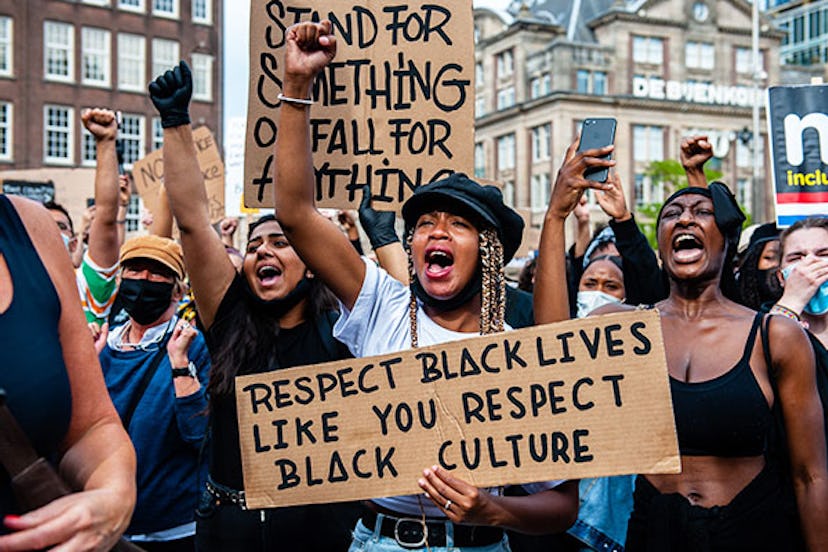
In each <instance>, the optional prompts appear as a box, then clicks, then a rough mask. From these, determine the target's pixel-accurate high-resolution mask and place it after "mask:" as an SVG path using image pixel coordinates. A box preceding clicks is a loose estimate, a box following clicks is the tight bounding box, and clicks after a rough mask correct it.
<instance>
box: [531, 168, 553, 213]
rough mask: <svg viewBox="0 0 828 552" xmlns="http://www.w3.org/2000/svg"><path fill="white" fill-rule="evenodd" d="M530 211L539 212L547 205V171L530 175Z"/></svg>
mask: <svg viewBox="0 0 828 552" xmlns="http://www.w3.org/2000/svg"><path fill="white" fill-rule="evenodd" d="M531 186H532V197H531V202H532V205H531V207H532V211H534V212H539V211H544V210H546V206H547V205H549V192H550V190H549V173H545V172H544V173H539V174H533V175H532V183H531Z"/></svg>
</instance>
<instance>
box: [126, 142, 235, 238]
mask: <svg viewBox="0 0 828 552" xmlns="http://www.w3.org/2000/svg"><path fill="white" fill-rule="evenodd" d="M193 143H194V144H195V147H196V156H197V157H198V166H199V167H200V168H201V174H202V176H203V177H204V186H205V188H206V189H207V200H208V202H209V209H210V222H212V223H214V224H215V223H216V222H218V221H220V220H221V219H222V218H224V163H223V162H222V160H221V153H220V152H219V149H218V145H217V144H216V140H215V138H213V133H212V132H210V129H209V128H207V127H205V126H203V127H199V128H197V129H195V130H194V131H193ZM132 178H133V180H134V181H135V188H136V190H137V191H138V194H139V195H140V196H141V199H142V200H143V201H144V205H145V206H146V208H147V210H149V212H151V213H154V212H155V209H156V207H157V205H158V200H159V199H158V194H159V193H160V190H161V184H162V183H163V182H164V149H163V148H161V149H157V150H155V151H154V152H152V153H150V154H149V155H147V156H146V157H144V158H143V159H141V160H139V161H136V162H135V163H134V164H133V165H132Z"/></svg>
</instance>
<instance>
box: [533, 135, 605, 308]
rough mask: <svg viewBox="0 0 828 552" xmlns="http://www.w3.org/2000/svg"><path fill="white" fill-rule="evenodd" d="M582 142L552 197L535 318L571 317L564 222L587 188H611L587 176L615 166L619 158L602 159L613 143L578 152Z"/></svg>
mask: <svg viewBox="0 0 828 552" xmlns="http://www.w3.org/2000/svg"><path fill="white" fill-rule="evenodd" d="M577 148H578V141H577V140H576V141H575V142H573V143H572V144H571V145H570V146H569V148H568V149H567V150H566V159H565V161H564V164H563V166H562V167H561V168H560V170H559V171H558V177H557V179H556V180H555V185H554V187H553V188H552V198H551V199H550V201H549V207H548V208H547V210H546V216H545V217H544V220H543V229H542V230H541V238H540V245H539V246H538V249H539V251H538V264H537V268H536V269H535V290H534V306H535V321H536V322H537V323H538V324H550V323H552V322H560V321H561V320H566V319H568V318H569V297H568V292H567V287H566V256H565V247H566V237H565V231H564V222H565V221H566V217H568V216H569V213H571V212H572V211H573V210H574V209H575V207H576V206H577V205H578V202H579V201H580V199H581V196H582V195H583V193H584V190H586V189H587V188H594V189H596V190H604V189H607V185H606V184H604V183H603V182H593V181H591V180H587V179H585V178H584V171H585V170H586V169H587V168H589V167H612V166H614V165H615V161H613V160H607V159H602V158H601V157H600V156H602V155H606V154H608V153H610V152H612V150H613V146H607V147H605V148H601V149H593V150H586V151H583V152H581V153H576V149H577Z"/></svg>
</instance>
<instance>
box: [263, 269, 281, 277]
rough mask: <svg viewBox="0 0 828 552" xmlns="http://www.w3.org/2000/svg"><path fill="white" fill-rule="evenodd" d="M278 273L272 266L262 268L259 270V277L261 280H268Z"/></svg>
mask: <svg viewBox="0 0 828 552" xmlns="http://www.w3.org/2000/svg"><path fill="white" fill-rule="evenodd" d="M279 274H280V272H279V271H278V270H277V269H276V268H275V267H272V266H263V267H262V268H260V269H259V276H260V277H261V278H269V277H271V276H278V275H279Z"/></svg>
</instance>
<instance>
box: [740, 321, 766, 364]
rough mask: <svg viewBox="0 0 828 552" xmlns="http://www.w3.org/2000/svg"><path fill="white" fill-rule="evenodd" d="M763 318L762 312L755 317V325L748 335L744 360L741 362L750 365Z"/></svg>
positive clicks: (751, 327) (743, 355) (743, 354)
mask: <svg viewBox="0 0 828 552" xmlns="http://www.w3.org/2000/svg"><path fill="white" fill-rule="evenodd" d="M762 316H763V315H762V313H761V312H757V313H756V316H754V317H753V324H752V325H751V326H750V333H749V334H748V338H747V342H746V343H745V352H744V353H742V360H740V361H739V362H744V363H747V364H750V355H751V354H753V345H754V342H755V341H756V332H757V331H759V327H760V326H761V325H762ZM762 339H763V341H762V344H763V345H764V336H763V338H762ZM765 350H767V349H765Z"/></svg>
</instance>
